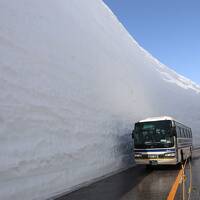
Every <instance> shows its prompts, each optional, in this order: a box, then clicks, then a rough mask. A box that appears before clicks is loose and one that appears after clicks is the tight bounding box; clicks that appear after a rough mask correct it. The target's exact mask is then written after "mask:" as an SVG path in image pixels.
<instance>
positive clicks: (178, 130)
mask: <svg viewBox="0 0 200 200" xmlns="http://www.w3.org/2000/svg"><path fill="white" fill-rule="evenodd" d="M176 132H177V137H178V138H179V137H180V128H179V127H178V126H176Z"/></svg>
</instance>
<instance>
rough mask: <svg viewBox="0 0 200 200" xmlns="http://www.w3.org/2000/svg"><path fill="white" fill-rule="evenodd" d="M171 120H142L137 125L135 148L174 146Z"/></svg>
mask: <svg viewBox="0 0 200 200" xmlns="http://www.w3.org/2000/svg"><path fill="white" fill-rule="evenodd" d="M171 127H172V126H171V121H155V122H141V123H137V124H136V125H135V132H134V143H135V148H169V147H173V146H174V137H173V134H172V131H171Z"/></svg>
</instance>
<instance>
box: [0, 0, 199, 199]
mask: <svg viewBox="0 0 200 200" xmlns="http://www.w3.org/2000/svg"><path fill="white" fill-rule="evenodd" d="M0 58H1V59H0V127H1V128H0V138H1V139H0V152H1V154H0V199H3V200H10V199H15V200H23V199H24V200H27V199H31V200H32V199H37V200H40V199H45V198H48V197H51V196H53V195H55V194H58V193H61V192H63V191H68V190H70V189H71V188H72V187H74V186H76V185H79V184H82V183H83V182H85V181H89V180H91V179H93V178H96V177H100V176H102V175H105V174H107V173H110V172H113V171H115V170H118V169H121V168H123V167H127V166H130V165H131V164H132V163H133V161H132V158H131V157H132V141H131V136H130V133H131V130H132V128H133V124H134V122H135V121H137V120H139V119H143V118H146V117H149V116H159V115H170V116H173V117H175V118H177V119H178V120H180V121H183V122H184V123H186V124H188V125H189V126H191V127H192V128H193V130H194V135H195V142H197V141H198V140H197V139H199V135H198V129H199V122H200V112H199V111H200V103H199V102H200V87H199V86H198V85H196V84H195V83H193V82H191V81H190V80H188V79H186V78H184V77H182V76H180V75H178V74H177V73H176V72H174V71H172V70H170V69H169V68H167V67H166V66H163V65H162V64H161V63H159V61H157V60H156V59H154V58H153V57H152V56H151V55H149V54H148V53H147V52H146V51H145V50H144V49H142V48H141V47H140V46H139V45H138V44H137V43H136V41H135V40H134V39H132V38H131V36H130V35H129V34H128V33H127V31H126V30H125V29H124V27H123V26H122V25H121V24H120V23H119V22H118V20H117V19H116V17H115V16H114V15H113V14H112V12H111V11H110V10H109V9H108V8H107V7H106V6H105V5H104V3H103V2H102V1H101V0H84V1H80V0H73V1H71V0H56V1H54V0H43V1H40V0H17V1H12V2H11V1H7V0H1V1H0Z"/></svg>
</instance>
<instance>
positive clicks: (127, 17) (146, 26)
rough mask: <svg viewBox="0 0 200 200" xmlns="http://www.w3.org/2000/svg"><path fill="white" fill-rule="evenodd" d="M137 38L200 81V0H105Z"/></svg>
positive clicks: (171, 64)
mask: <svg viewBox="0 0 200 200" xmlns="http://www.w3.org/2000/svg"><path fill="white" fill-rule="evenodd" d="M104 2H105V3H106V4H107V5H108V6H109V7H110V9H111V10H112V11H113V12H114V13H115V15H116V16H117V17H118V19H119V20H120V21H121V22H122V24H123V25H124V26H125V27H126V29H127V30H128V31H129V33H130V34H131V35H132V36H133V37H134V38H135V39H136V40H137V42H138V43H139V44H140V45H141V46H142V47H144V48H145V49H146V50H147V51H149V52H150V53H151V54H152V55H153V56H154V57H156V58H158V59H159V60H160V61H161V62H162V63H164V64H166V65H167V66H169V67H171V68H173V69H175V70H176V71H177V72H178V73H180V74H182V75H184V76H186V77H188V78H190V79H192V80H193V81H195V82H197V83H198V84H200V1H199V0H104Z"/></svg>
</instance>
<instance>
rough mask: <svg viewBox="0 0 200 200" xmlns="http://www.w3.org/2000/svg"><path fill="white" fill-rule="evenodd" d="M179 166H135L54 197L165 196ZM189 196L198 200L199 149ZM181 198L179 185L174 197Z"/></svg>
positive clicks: (136, 199)
mask: <svg viewBox="0 0 200 200" xmlns="http://www.w3.org/2000/svg"><path fill="white" fill-rule="evenodd" d="M189 169H190V168H189V165H187V167H186V175H187V180H186V182H185V185H186V194H185V195H186V197H187V196H188V190H189V183H190V177H189V174H190V173H189V172H190V170H189ZM179 170H180V166H179V167H178V166H159V167H154V168H153V169H146V167H144V166H135V167H133V168H131V169H129V170H127V171H124V172H122V173H119V174H117V175H114V176H112V177H109V178H106V179H104V180H102V181H99V182H97V183H94V184H92V185H90V186H88V187H85V188H82V189H80V190H78V191H75V192H72V193H70V194H68V195H64V196H62V197H59V198H56V200H162V199H163V200H166V198H167V196H168V194H169V192H170V190H171V187H172V185H173V183H174V181H175V179H176V176H177V175H178V172H179ZM192 179H193V181H192V182H193V185H192V189H191V200H200V151H198V152H197V151H196V152H195V153H194V159H193V161H192ZM179 199H182V186H181V185H180V187H179V190H178V192H177V195H176V200H179Z"/></svg>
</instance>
